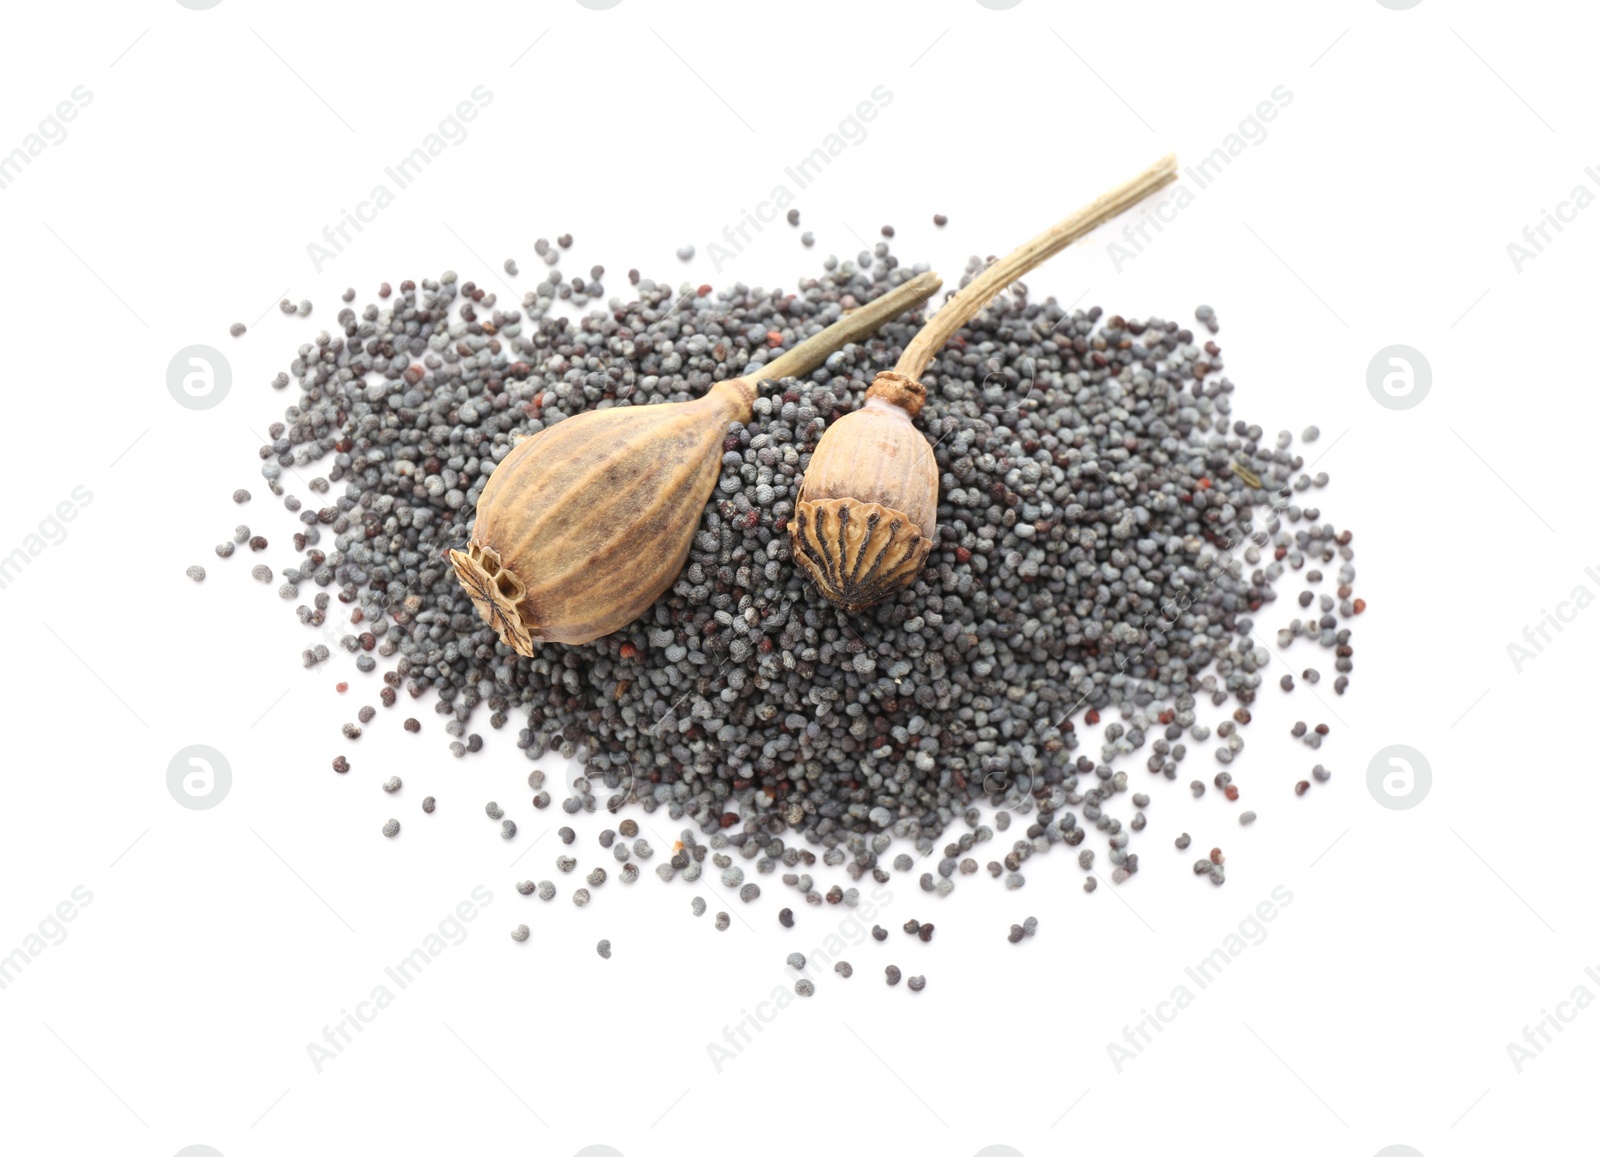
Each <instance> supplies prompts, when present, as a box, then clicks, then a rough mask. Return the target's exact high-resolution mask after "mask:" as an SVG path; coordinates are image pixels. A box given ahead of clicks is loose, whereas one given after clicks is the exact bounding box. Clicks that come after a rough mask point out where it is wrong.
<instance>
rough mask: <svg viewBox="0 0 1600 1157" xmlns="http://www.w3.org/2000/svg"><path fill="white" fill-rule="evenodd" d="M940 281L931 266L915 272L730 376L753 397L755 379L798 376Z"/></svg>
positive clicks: (925, 294)
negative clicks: (794, 343) (790, 345)
mask: <svg viewBox="0 0 1600 1157" xmlns="http://www.w3.org/2000/svg"><path fill="white" fill-rule="evenodd" d="M943 284H944V282H943V280H942V279H941V278H940V277H939V275H938V274H937V273H934V272H933V271H932V270H929V271H928V272H926V273H919V274H917V276H915V277H913V278H912V279H911V280H910V281H907V282H906V283H905V284H904V285H898V286H896V287H895V288H894V289H891V290H890V291H889V292H888V293H885V294H883V295H882V296H881V297H876V298H874V299H873V300H871V301H869V302H867V304H866V305H863V306H861V307H860V308H858V309H852V310H851V311H850V312H849V313H847V314H845V315H844V316H843V317H841V318H840V319H839V320H838V321H836V322H834V323H833V324H832V325H830V326H829V327H828V328H827V329H825V330H823V331H822V332H821V333H819V334H814V335H813V336H811V337H808V338H807V339H806V340H805V341H803V342H801V343H800V344H799V345H797V346H795V347H794V348H793V349H791V350H785V351H784V352H783V353H782V354H780V355H779V356H778V357H776V358H774V359H773V360H772V361H770V362H768V363H767V364H766V365H764V366H762V367H760V368H759V369H757V370H755V371H753V372H752V373H751V374H750V375H749V376H748V377H747V378H744V379H734V380H735V383H736V384H739V385H741V386H743V387H744V392H745V393H746V395H747V397H748V399H749V400H752V401H753V400H754V398H755V389H754V386H755V383H756V382H757V381H760V380H763V379H767V378H771V379H777V378H798V377H800V376H801V375H802V374H809V373H810V372H811V371H812V370H814V369H816V368H817V367H818V366H820V365H821V364H822V363H823V362H825V361H826V360H827V359H828V355H829V354H831V353H833V352H834V351H835V350H838V349H840V348H842V347H843V346H846V345H848V344H850V343H851V342H853V341H860V340H861V339H862V338H865V337H868V336H870V335H871V334H873V333H875V332H877V331H878V330H879V329H880V328H882V327H883V324H884V323H885V322H887V321H888V320H889V319H890V318H894V317H898V316H899V315H900V314H902V313H904V312H906V310H908V309H915V308H916V307H917V306H919V305H921V304H922V303H923V302H925V301H927V300H928V298H930V297H932V296H933V295H934V294H935V293H937V292H939V287H940V286H941V285H943ZM747 404H748V403H747ZM746 417H747V418H748V415H746Z"/></svg>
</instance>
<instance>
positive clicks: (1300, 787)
mask: <svg viewBox="0 0 1600 1157" xmlns="http://www.w3.org/2000/svg"><path fill="white" fill-rule="evenodd" d="M1310 790H1311V781H1310V780H1306V779H1302V780H1301V781H1300V782H1299V783H1297V784H1295V785H1294V794H1295V795H1305V794H1306V792H1308V791H1310Z"/></svg>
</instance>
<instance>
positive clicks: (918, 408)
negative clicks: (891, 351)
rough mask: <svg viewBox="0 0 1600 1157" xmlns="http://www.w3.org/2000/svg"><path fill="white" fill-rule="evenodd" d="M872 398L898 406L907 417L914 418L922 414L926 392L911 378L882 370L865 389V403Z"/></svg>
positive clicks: (919, 383)
mask: <svg viewBox="0 0 1600 1157" xmlns="http://www.w3.org/2000/svg"><path fill="white" fill-rule="evenodd" d="M874 398H878V399H881V400H882V401H884V402H888V403H889V404H890V405H894V406H898V407H899V408H900V409H902V410H904V411H905V412H906V414H907V415H908V416H910V417H912V418H915V417H916V416H917V415H918V414H919V413H921V412H922V403H923V402H925V401H926V400H927V398H928V391H927V390H925V389H923V388H922V383H921V382H919V381H917V380H916V379H915V378H913V377H909V376H907V375H906V374H901V373H896V372H895V371H893V370H884V371H883V372H882V373H880V374H879V375H878V376H877V377H876V378H874V379H873V380H872V385H870V386H868V387H867V401H868V402H870V401H872V399H874Z"/></svg>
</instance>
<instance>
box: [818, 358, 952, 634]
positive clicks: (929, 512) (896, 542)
mask: <svg viewBox="0 0 1600 1157" xmlns="http://www.w3.org/2000/svg"><path fill="white" fill-rule="evenodd" d="M924 396H925V395H924V392H923V389H922V385H921V383H919V382H917V381H916V380H915V379H913V378H908V377H905V376H903V375H901V374H898V373H883V374H879V375H878V377H877V379H876V380H875V381H874V382H873V383H872V385H871V386H870V387H869V388H868V389H867V397H866V401H865V402H863V403H862V406H861V408H860V409H859V410H856V411H855V412H853V413H850V414H846V415H845V416H844V417H843V418H841V419H840V420H839V421H837V422H835V423H834V424H833V425H832V426H830V427H829V428H828V430H827V432H826V433H825V434H824V435H823V437H822V441H821V442H819V443H818V444H817V449H816V451H815V453H813V454H812V455H811V464H810V465H809V466H808V467H807V468H806V476H805V484H804V486H803V488H802V489H801V492H800V501H799V502H798V503H797V504H796V506H795V517H794V522H793V529H792V537H793V539H794V557H795V559H796V561H797V562H799V563H800V565H801V566H803V567H805V569H806V570H807V571H808V572H810V574H811V576H812V578H813V579H814V580H815V581H816V583H817V585H818V587H819V588H821V590H822V592H823V593H824V594H826V595H827V596H828V598H830V599H832V600H833V601H834V602H836V603H838V604H839V605H840V606H842V607H844V608H845V609H846V610H848V611H857V610H860V609H861V608H863V607H869V606H871V605H872V604H873V603H876V602H879V601H880V600H882V599H884V598H887V597H888V596H889V595H891V594H893V593H894V592H895V591H896V590H898V589H899V588H900V587H902V586H906V585H908V584H910V583H911V582H912V580H914V579H915V578H916V577H917V572H919V571H920V570H921V569H922V564H923V562H924V561H925V560H926V559H927V557H928V552H929V551H930V550H932V549H933V533H934V524H935V516H936V514H937V510H938V505H939V468H938V464H937V463H936V462H935V461H934V458H933V455H932V454H931V453H929V452H928V443H927V441H926V440H925V439H924V438H923V436H922V434H921V432H920V431H919V430H918V429H917V428H916V427H915V426H914V425H912V422H911V419H913V418H915V417H916V416H917V413H918V411H920V410H921V409H922V402H923V398H924Z"/></svg>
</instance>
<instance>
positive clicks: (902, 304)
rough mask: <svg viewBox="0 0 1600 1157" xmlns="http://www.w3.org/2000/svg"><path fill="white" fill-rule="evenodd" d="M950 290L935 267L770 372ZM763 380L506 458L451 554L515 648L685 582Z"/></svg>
mask: <svg viewBox="0 0 1600 1157" xmlns="http://www.w3.org/2000/svg"><path fill="white" fill-rule="evenodd" d="M940 284H941V283H940V280H939V277H938V275H937V274H934V273H923V274H920V275H919V276H917V277H914V278H912V279H910V280H909V281H907V282H906V283H905V284H903V285H901V286H898V287H897V288H895V289H893V290H891V291H890V292H889V293H886V294H884V295H883V296H882V297H880V298H878V299H877V300H876V301H873V302H870V303H869V304H867V305H865V306H863V307H861V308H859V309H856V310H853V311H851V312H850V313H849V314H847V315H846V316H845V317H843V318H841V319H840V320H838V321H836V322H834V323H833V324H832V325H830V326H829V327H828V328H827V329H825V330H823V331H822V332H821V333H819V334H816V335H815V336H813V337H811V338H808V339H807V340H806V341H804V342H802V343H801V344H800V345H798V346H796V347H795V348H794V349H792V350H789V351H788V352H786V353H784V354H783V355H781V356H780V357H778V358H777V359H776V360H774V361H772V362H769V363H768V364H766V365H764V366H761V367H757V368H758V370H759V374H760V377H761V378H763V379H765V378H783V377H791V376H796V375H800V374H805V373H808V372H810V371H811V370H812V369H815V368H816V367H817V366H818V365H820V364H821V363H822V362H823V360H824V359H826V358H827V356H828V355H829V354H830V353H832V352H833V351H834V350H836V349H838V348H839V347H840V346H843V345H845V344H846V343H848V342H852V341H857V340H860V339H861V338H863V337H865V336H867V335H868V334H870V333H872V332H873V331H875V330H876V329H877V328H878V327H879V326H881V325H882V324H883V323H884V322H885V321H887V320H888V319H889V318H891V317H894V316H896V315H897V314H900V313H903V312H905V311H906V310H907V309H911V308H914V307H915V306H917V305H920V304H921V303H922V302H924V301H926V300H927V299H928V298H929V297H930V296H931V295H932V294H933V293H934V292H935V291H936V290H937V289H938V288H939V285H940ZM756 380H757V378H756V377H755V375H754V374H752V376H751V377H750V378H733V379H731V380H729V381H725V382H718V383H717V384H716V385H714V386H712V387H711V389H710V390H709V391H708V392H707V393H706V394H705V396H704V397H701V398H697V399H695V400H694V401H690V402H679V403H673V404H669V405H663V406H616V407H613V408H611V409H607V410H590V411H587V412H585V413H582V414H577V415H575V416H573V417H571V418H567V419H565V420H563V421H560V422H557V423H556V424H555V425H553V426H550V427H549V428H547V429H544V430H541V431H539V432H538V433H537V434H535V435H534V436H533V437H531V438H529V439H527V440H526V441H524V442H522V443H520V444H519V445H518V446H517V447H516V448H515V449H513V450H512V451H511V453H510V454H508V455H506V457H505V460H504V461H502V462H501V463H500V464H499V465H498V466H496V467H495V470H494V473H493V474H491V475H490V477H489V481H488V483H487V484H485V486H484V488H483V493H482V495H480V496H479V498H478V514H477V520H476V521H475V523H474V524H473V529H472V537H471V540H470V541H469V542H468V544H467V547H466V549H465V550H452V551H451V552H450V562H451V564H452V565H453V566H454V567H455V571H456V577H457V578H458V579H459V580H460V582H461V585H462V586H463V587H465V588H466V590H467V592H468V593H469V594H470V595H471V596H472V599H473V602H474V603H475V604H476V605H477V608H478V613H479V614H480V615H482V616H483V619H484V621H485V622H487V623H488V624H489V625H490V626H492V627H493V628H494V629H495V631H496V633H497V634H499V636H500V639H501V641H502V642H504V643H505V644H506V645H507V646H508V647H511V648H512V649H513V650H515V651H517V652H518V653H519V654H523V655H532V654H533V648H534V644H535V643H539V642H555V643H587V642H589V641H590V640H592V639H597V638H599V637H600V636H601V635H606V634H609V633H611V632H612V631H615V630H617V629H618V628H619V627H622V626H624V625H625V624H627V623H629V622H631V621H632V620H634V619H636V618H638V617H639V616H640V615H641V614H643V613H644V611H645V610H646V609H647V608H648V607H649V606H650V604H651V603H653V602H654V601H655V600H656V599H657V598H659V597H660V596H661V593H662V592H663V591H665V590H666V589H667V588H668V587H669V586H671V585H672V583H673V580H674V579H676V578H677V576H678V572H679V571H681V570H682V569H683V563H684V559H685V558H687V557H688V554H689V547H690V544H691V543H692V542H693V539H694V534H695V531H696V529H697V528H698V527H699V525H700V516H701V514H702V513H703V512H704V510H705V507H706V503H707V502H708V501H709V500H710V497H711V492H712V490H713V488H714V487H715V486H716V482H717V476H718V473H719V472H720V470H721V459H722V454H721V450H722V440H723V438H724V437H725V436H726V434H727V431H728V424H729V423H730V422H743V421H748V420H749V418H750V413H751V410H750V406H751V403H752V402H753V401H754V400H755V396H756Z"/></svg>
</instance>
